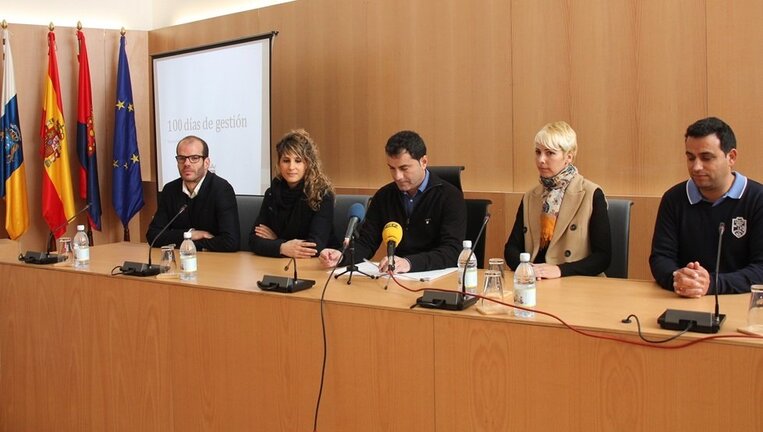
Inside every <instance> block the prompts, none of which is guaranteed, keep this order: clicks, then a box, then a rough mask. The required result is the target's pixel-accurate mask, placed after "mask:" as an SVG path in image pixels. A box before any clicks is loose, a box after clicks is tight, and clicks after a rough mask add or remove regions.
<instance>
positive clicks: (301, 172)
mask: <svg viewBox="0 0 763 432" xmlns="http://www.w3.org/2000/svg"><path fill="white" fill-rule="evenodd" d="M276 153H277V154H278V166H277V172H278V174H276V176H275V178H274V179H273V181H272V182H271V184H270V188H268V190H267V191H265V198H264V199H263V202H262V207H261V208H260V214H259V216H257V219H256V220H255V222H254V226H253V227H252V230H251V233H250V235H249V248H250V249H251V250H252V252H254V253H256V254H257V255H264V256H270V257H281V256H287V257H293V258H311V257H314V256H316V255H317V254H318V253H320V251H321V250H322V249H323V248H325V247H326V246H328V243H329V241H331V239H333V238H334V235H333V229H332V228H333V220H334V189H333V187H332V185H331V182H330V181H329V179H328V178H327V177H326V175H325V174H324V173H323V170H322V167H321V161H320V158H319V157H318V148H317V146H316V145H315V143H314V142H313V139H312V138H311V137H310V135H309V134H308V133H307V132H306V131H305V130H304V129H299V130H294V131H291V132H289V133H287V134H286V135H284V137H283V138H281V141H279V142H278V144H277V145H276Z"/></svg>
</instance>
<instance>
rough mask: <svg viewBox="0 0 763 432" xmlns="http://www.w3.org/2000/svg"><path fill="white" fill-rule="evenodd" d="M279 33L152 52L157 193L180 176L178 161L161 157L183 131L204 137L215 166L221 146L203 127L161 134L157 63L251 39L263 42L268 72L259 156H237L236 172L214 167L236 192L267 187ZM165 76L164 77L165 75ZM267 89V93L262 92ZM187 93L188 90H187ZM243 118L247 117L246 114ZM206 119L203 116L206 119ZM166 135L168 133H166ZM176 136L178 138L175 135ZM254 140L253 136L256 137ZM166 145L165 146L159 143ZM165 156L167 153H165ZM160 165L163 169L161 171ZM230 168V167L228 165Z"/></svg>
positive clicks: (250, 192) (257, 192) (253, 192)
mask: <svg viewBox="0 0 763 432" xmlns="http://www.w3.org/2000/svg"><path fill="white" fill-rule="evenodd" d="M277 35H278V32H277V31H271V32H267V33H262V34H257V35H251V36H245V37H241V38H236V39H231V40H227V41H221V42H216V43H212V44H206V45H199V46H194V47H188V48H183V49H179V50H172V51H167V52H162V53H158V54H153V55H151V68H150V69H151V71H150V72H151V87H152V92H151V104H152V108H153V116H152V122H153V128H152V130H153V136H152V138H153V141H154V151H155V157H154V158H153V159H154V160H153V165H154V172H155V173H156V190H157V196H159V195H160V194H161V191H162V189H163V187H164V185H165V184H167V183H169V182H171V181H173V180H175V179H177V178H178V177H179V174H178V172H177V165H176V164H174V163H173V164H172V165H171V166H168V165H167V164H166V162H165V163H162V157H163V153H167V152H168V151H169V147H170V146H171V152H172V154H173V155H174V151H175V146H176V144H177V141H178V140H179V139H180V138H182V137H183V136H186V135H198V136H199V137H201V138H203V139H204V140H205V141H207V143H208V145H209V147H210V160H211V161H212V166H211V168H217V167H215V160H216V149H215V148H216V147H219V146H220V143H219V142H216V141H215V140H213V139H210V138H209V137H210V133H206V134H205V132H204V130H201V131H198V130H191V131H182V132H181V131H177V132H178V133H177V134H176V135H177V136H174V137H172V138H173V139H171V140H168V139H167V138H168V137H163V135H162V133H163V129H162V127H164V125H160V124H159V123H160V121H162V120H160V117H161V115H162V112H161V108H162V104H161V103H160V102H162V101H159V100H158V99H159V88H158V85H159V84H161V83H157V81H156V80H157V76H156V75H157V69H158V68H160V67H162V65H161V64H160V63H161V62H164V61H166V60H168V59H172V58H177V59H185V58H188V57H189V55H191V56H193V55H196V54H209V53H214V52H218V51H220V50H221V49H226V48H233V49H236V48H240V47H245V46H246V45H252V44H253V43H260V42H261V46H262V50H263V52H262V56H263V59H262V73H265V72H267V74H268V76H267V81H266V82H262V86H261V89H260V91H261V92H262V93H263V94H262V97H261V99H259V100H260V102H261V104H262V105H261V107H260V113H261V118H260V119H259V120H261V124H260V128H259V134H260V135H259V139H260V142H259V147H257V148H255V149H254V150H253V153H254V152H256V153H257V154H259V158H258V159H259V160H255V159H254V157H253V158H248V157H246V158H241V157H237V158H236V161H235V162H236V164H237V166H235V169H236V170H237V172H236V175H231V174H232V173H231V172H230V169H228V170H227V171H226V172H220V171H219V170H217V169H215V170H216V171H217V172H218V173H219V174H220V175H221V176H222V177H224V178H226V179H227V180H228V181H229V182H230V183H231V185H232V186H233V188H234V190H235V192H236V194H237V195H262V194H263V193H264V192H265V190H266V189H267V187H269V186H270V179H271V178H272V161H271V140H272V100H271V99H272V81H273V76H272V71H273V43H274V40H275V36H277ZM264 56H267V58H264ZM164 79H166V78H164ZM265 92H267V94H264V93H265ZM189 93H190V92H189ZM245 119H246V118H245ZM205 121H206V119H205ZM211 121H212V122H214V121H219V119H212V120H211ZM212 132H213V133H214V134H220V131H219V130H218V131H217V132H214V131H212ZM168 135H169V133H168ZM175 138H177V139H175ZM255 141H256V140H255ZM245 144H247V143H242V144H241V145H245ZM163 145H164V146H165V147H164V148H163V147H162V146H163ZM217 152H218V154H217V157H218V159H219V156H220V154H219V150H218V151H217ZM165 156H166V155H165ZM252 164H255V168H257V169H256V170H255V175H254V176H252V175H251V172H252V171H253V170H252ZM162 168H163V169H164V173H162ZM228 168H230V167H228ZM241 176H247V181H246V182H245V184H244V185H243V186H242V184H243V183H244V182H242V181H241V180H238V181H237V180H236V179H237V178H238V179H240V177H241Z"/></svg>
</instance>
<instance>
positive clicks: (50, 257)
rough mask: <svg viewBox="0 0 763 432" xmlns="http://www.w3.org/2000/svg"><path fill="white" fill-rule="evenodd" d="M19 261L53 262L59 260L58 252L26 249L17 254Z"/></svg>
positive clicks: (28, 262) (33, 262)
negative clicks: (22, 252)
mask: <svg viewBox="0 0 763 432" xmlns="http://www.w3.org/2000/svg"><path fill="white" fill-rule="evenodd" d="M19 261H23V262H25V263H27V264H55V263H57V262H58V261H59V258H58V254H54V253H49V252H35V251H27V252H26V253H25V254H24V255H20V256H19Z"/></svg>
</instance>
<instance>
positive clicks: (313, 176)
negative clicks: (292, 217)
mask: <svg viewBox="0 0 763 432" xmlns="http://www.w3.org/2000/svg"><path fill="white" fill-rule="evenodd" d="M276 153H277V154H278V160H277V161H276V170H275V171H276V172H277V173H278V174H276V177H277V178H279V179H281V180H283V178H282V177H281V173H280V170H279V169H278V161H280V160H281V157H283V155H286V154H290V155H294V156H297V157H299V158H300V159H302V160H303V161H305V178H304V181H305V196H306V197H307V204H308V205H309V206H310V208H311V209H313V210H314V211H318V209H319V208H320V205H321V201H323V198H324V197H325V196H326V195H329V194H333V193H334V186H333V185H332V184H331V181H330V180H329V179H328V177H326V174H324V173H323V167H322V166H321V159H320V157H318V146H316V145H315V142H314V141H313V139H312V138H311V137H310V134H309V133H307V131H306V130H304V129H297V130H293V131H291V132H289V133H287V134H286V135H284V136H283V137H282V138H281V140H280V141H278V144H276Z"/></svg>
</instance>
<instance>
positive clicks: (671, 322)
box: [657, 222, 726, 333]
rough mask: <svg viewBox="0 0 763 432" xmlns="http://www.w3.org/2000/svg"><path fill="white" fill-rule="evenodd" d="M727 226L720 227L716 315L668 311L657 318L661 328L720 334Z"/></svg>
mask: <svg viewBox="0 0 763 432" xmlns="http://www.w3.org/2000/svg"><path fill="white" fill-rule="evenodd" d="M725 230H726V224H725V223H723V222H721V223H720V224H719V225H718V251H717V252H716V256H715V313H710V312H695V311H685V310H677V309H667V310H665V312H663V313H662V315H660V317H659V318H657V322H658V323H659V324H660V327H662V328H664V329H667V330H680V331H690V332H697V333H718V331H719V330H720V329H721V324H723V321H724V320H725V319H726V315H724V314H721V313H719V309H720V306H719V304H718V289H719V288H720V287H719V286H718V274H719V273H720V272H721V245H722V244H723V233H724V232H725Z"/></svg>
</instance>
